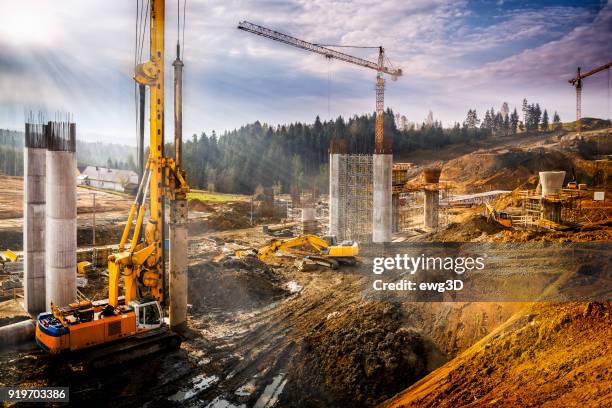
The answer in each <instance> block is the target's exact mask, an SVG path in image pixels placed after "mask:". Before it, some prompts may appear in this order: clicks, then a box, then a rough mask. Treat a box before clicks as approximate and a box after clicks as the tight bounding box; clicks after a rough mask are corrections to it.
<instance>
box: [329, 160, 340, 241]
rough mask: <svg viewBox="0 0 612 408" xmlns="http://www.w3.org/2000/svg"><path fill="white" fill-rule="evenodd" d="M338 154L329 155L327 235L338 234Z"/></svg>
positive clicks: (336, 235)
mask: <svg viewBox="0 0 612 408" xmlns="http://www.w3.org/2000/svg"><path fill="white" fill-rule="evenodd" d="M340 157H341V155H340V154H330V155H329V235H332V236H334V237H338V236H339V235H340V219H341V211H342V209H341V208H340Z"/></svg>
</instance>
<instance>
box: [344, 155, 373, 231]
mask: <svg viewBox="0 0 612 408" xmlns="http://www.w3.org/2000/svg"><path fill="white" fill-rule="evenodd" d="M337 177H338V189H339V201H340V202H339V208H340V209H341V212H340V216H339V220H338V237H337V238H338V239H339V240H345V239H352V240H356V241H358V242H370V241H371V240H372V156H371V155H348V154H343V155H340V163H339V168H338V175H337Z"/></svg>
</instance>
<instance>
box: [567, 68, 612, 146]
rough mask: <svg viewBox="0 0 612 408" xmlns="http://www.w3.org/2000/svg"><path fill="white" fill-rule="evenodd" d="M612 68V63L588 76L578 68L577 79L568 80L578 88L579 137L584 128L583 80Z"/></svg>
mask: <svg viewBox="0 0 612 408" xmlns="http://www.w3.org/2000/svg"><path fill="white" fill-rule="evenodd" d="M610 67H612V62H608V63H607V64H605V65H602V66H601V67H597V68H595V69H592V70H590V71H589V72H587V73H586V74H581V73H580V67H578V69H577V70H576V77H575V78H572V79H570V80H568V82H569V83H570V84H572V85H574V86H575V87H576V132H577V133H578V134H579V135H580V131H581V127H582V80H583V79H584V78H587V77H589V76H591V75H593V74H596V73H598V72H601V71H603V70H605V69H610Z"/></svg>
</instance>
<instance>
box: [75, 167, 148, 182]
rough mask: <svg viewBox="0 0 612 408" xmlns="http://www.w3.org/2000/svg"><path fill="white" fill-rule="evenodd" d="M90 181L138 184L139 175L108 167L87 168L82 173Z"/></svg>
mask: <svg viewBox="0 0 612 408" xmlns="http://www.w3.org/2000/svg"><path fill="white" fill-rule="evenodd" d="M81 175H82V176H87V178H88V179H89V180H98V181H106V182H114V183H118V184H128V183H130V184H138V174H136V173H135V172H133V171H132V170H118V169H109V168H107V167H98V166H87V167H86V168H85V170H83V171H82V172H81Z"/></svg>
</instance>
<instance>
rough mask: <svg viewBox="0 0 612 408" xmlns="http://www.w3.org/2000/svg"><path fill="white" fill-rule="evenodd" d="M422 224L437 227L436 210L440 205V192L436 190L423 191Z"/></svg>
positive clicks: (431, 227)
mask: <svg viewBox="0 0 612 408" xmlns="http://www.w3.org/2000/svg"><path fill="white" fill-rule="evenodd" d="M423 196H424V197H423V224H424V225H425V228H429V229H436V228H438V211H439V207H440V192H439V191H438V190H424V191H423Z"/></svg>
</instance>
